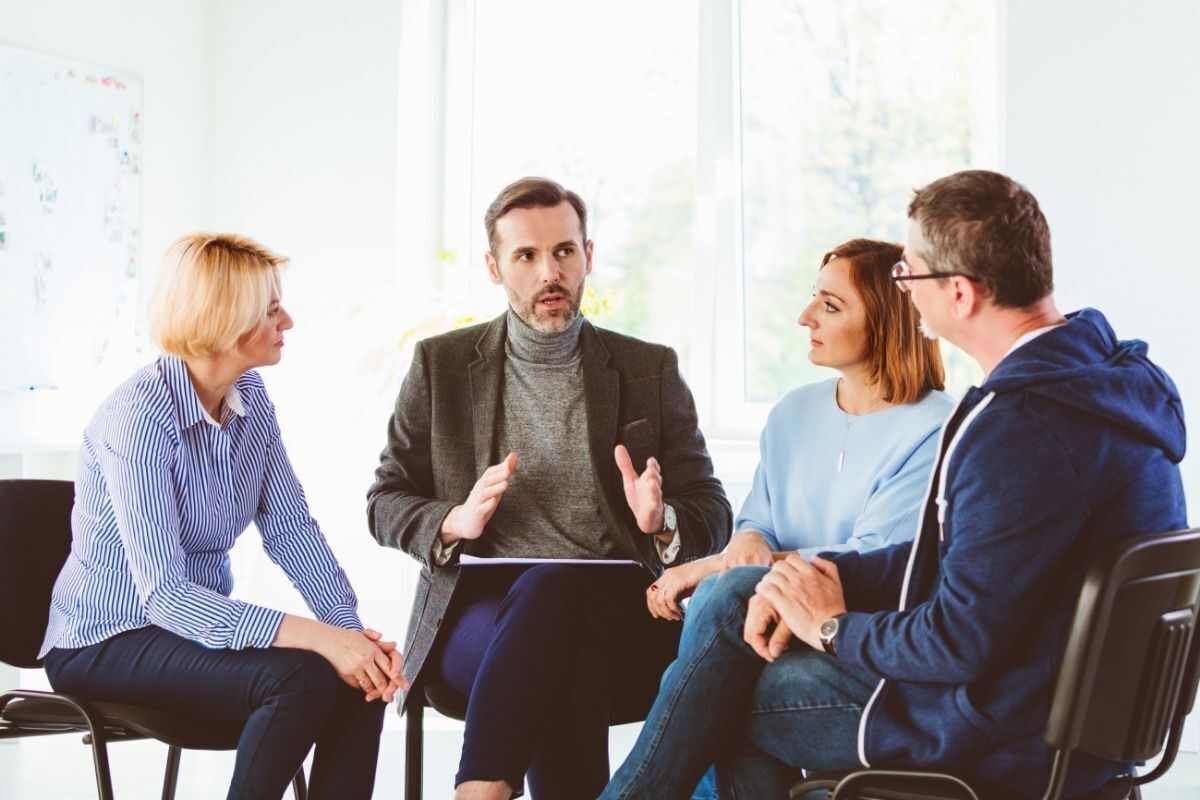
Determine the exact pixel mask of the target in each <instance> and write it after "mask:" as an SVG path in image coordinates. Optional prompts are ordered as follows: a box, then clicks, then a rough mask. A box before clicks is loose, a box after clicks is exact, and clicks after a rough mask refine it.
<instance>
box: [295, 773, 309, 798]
mask: <svg viewBox="0 0 1200 800" xmlns="http://www.w3.org/2000/svg"><path fill="white" fill-rule="evenodd" d="M292 794H293V795H295V797H296V800H308V784H306V783H305V782H304V767H303V766H301V767H300V769H298V770H296V774H295V776H294V777H293V778H292Z"/></svg>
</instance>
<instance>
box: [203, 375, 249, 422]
mask: <svg viewBox="0 0 1200 800" xmlns="http://www.w3.org/2000/svg"><path fill="white" fill-rule="evenodd" d="M192 394H193V395H194V394H195V392H194V391H193V392H192ZM196 405H200V402H199V400H197V401H196ZM224 407H225V408H227V409H229V410H230V411H232V412H233V413H234V414H237V415H238V416H239V417H244V416H246V407H245V406H243V405H242V393H241V392H239V391H238V388H237V384H236V383H235V384H232V385H230V387H229V391H228V392H226V393H225V402H224ZM200 413H201V414H203V415H204V421H205V422H207V423H208V424H209V425H213V426H215V427H218V428H220V427H221V423H220V422H217V421H216V420H215V419H213V418H212V414H209V413H208V410H207V409H205V408H204V406H200Z"/></svg>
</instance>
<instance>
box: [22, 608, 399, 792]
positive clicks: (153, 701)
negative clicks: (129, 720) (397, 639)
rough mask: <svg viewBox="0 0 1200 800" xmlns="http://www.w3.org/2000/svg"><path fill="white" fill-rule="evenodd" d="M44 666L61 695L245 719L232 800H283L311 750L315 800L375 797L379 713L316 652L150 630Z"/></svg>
mask: <svg viewBox="0 0 1200 800" xmlns="http://www.w3.org/2000/svg"><path fill="white" fill-rule="evenodd" d="M45 667H46V674H47V676H48V677H49V678H50V685H51V686H53V687H54V688H55V689H56V690H57V691H60V692H67V693H70V694H77V695H79V696H81V697H85V698H90V699H93V700H107V701H109V702H114V703H127V704H130V705H143V706H149V707H151V708H160V709H163V710H166V711H173V712H177V713H180V714H188V715H191V716H196V717H207V718H211V719H225V720H245V723H246V725H245V727H244V728H243V729H242V736H241V739H240V740H239V741H238V748H237V758H236V760H235V763H234V768H233V780H232V781H231V782H230V786H229V794H228V797H229V798H260V797H281V796H282V795H283V793H284V791H285V790H286V789H287V786H288V784H289V783H290V782H291V780H292V776H293V775H295V774H296V770H298V769H299V768H300V765H301V764H303V763H304V759H305V757H306V756H307V755H308V751H309V749H311V748H312V746H313V745H314V744H316V753H315V755H314V756H313V765H312V776H311V778H310V781H309V796H310V797H312V798H313V800H321V798H369V797H370V796H371V791H372V789H373V787H374V785H375V762H376V759H377V758H378V755H379V733H380V731H381V730H382V728H383V711H384V707H385V705H384V703H382V702H379V701H376V702H373V703H366V702H364V701H363V693H362V692H361V691H359V690H357V689H352V688H350V687H349V686H347V685H345V684H344V683H342V681H341V680H340V679H339V678H338V677H337V675H336V674H334V671H333V668H332V667H331V666H330V665H329V663H328V662H326V661H325V659H324V658H322V657H321V656H319V655H317V654H316V653H312V652H309V651H307V650H296V649H292V648H286V647H270V648H262V649H257V648H251V649H246V650H209V649H207V648H205V647H201V646H200V645H198V644H196V643H195V642H191V641H189V640H187V639H183V638H181V637H179V636H176V635H175V634H173V633H169V632H168V631H165V630H163V629H162V628H157V627H153V626H151V627H147V628H139V629H137V630H133V631H126V632H125V633H119V634H117V635H116V636H113V637H111V638H109V639H106V640H104V641H103V642H99V643H97V644H93V645H89V646H87V647H80V648H74V649H58V648H56V649H54V650H51V651H50V652H49V653H47V654H46V658H45Z"/></svg>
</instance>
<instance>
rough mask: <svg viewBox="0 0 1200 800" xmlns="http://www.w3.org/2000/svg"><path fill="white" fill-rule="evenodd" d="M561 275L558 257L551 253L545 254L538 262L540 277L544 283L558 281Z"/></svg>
mask: <svg viewBox="0 0 1200 800" xmlns="http://www.w3.org/2000/svg"><path fill="white" fill-rule="evenodd" d="M561 276H562V270H561V269H560V268H559V265H558V259H556V258H555V257H554V256H553V255H552V254H550V253H546V254H545V255H543V256H542V258H541V260H540V261H539V262H538V277H539V278H541V279H542V283H558V282H559V278H560V277H561Z"/></svg>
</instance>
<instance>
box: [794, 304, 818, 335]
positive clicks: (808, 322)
mask: <svg viewBox="0 0 1200 800" xmlns="http://www.w3.org/2000/svg"><path fill="white" fill-rule="evenodd" d="M813 302H814V303H815V302H816V301H815V300H814V301H813ZM812 307H813V304H812V303H809V304H808V305H806V306H805V307H804V310H803V311H801V312H800V317H799V318H798V319H797V320H796V322H798V323H799V324H800V325H801V326H802V327H805V328H814V329H815V328H816V327H817V325H816V320H815V319H813V314H812Z"/></svg>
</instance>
